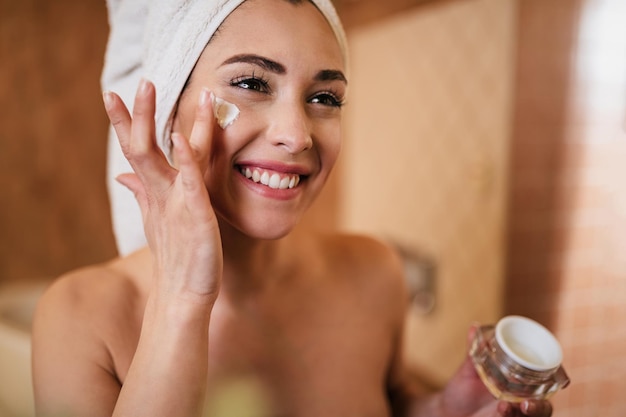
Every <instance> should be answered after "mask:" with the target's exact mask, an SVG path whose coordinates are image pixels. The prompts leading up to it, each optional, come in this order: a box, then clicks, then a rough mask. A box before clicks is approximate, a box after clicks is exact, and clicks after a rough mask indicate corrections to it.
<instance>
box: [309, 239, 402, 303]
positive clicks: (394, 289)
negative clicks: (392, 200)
mask: <svg viewBox="0 0 626 417" xmlns="http://www.w3.org/2000/svg"><path fill="white" fill-rule="evenodd" d="M318 242H319V243H318V250H319V251H320V252H321V253H322V256H321V258H322V259H325V260H326V267H327V268H328V269H329V270H331V271H332V273H331V274H330V275H331V276H332V277H333V279H337V280H342V281H347V283H349V284H350V285H351V287H352V288H353V289H354V290H356V291H358V292H360V293H361V292H364V293H361V294H362V295H366V296H371V297H375V298H376V299H377V300H379V301H380V302H385V303H387V304H392V305H396V306H403V302H402V300H405V299H406V286H405V279H404V268H403V265H402V259H401V257H400V255H399V252H398V251H397V250H396V248H394V247H393V246H391V245H390V244H388V243H386V242H384V241H381V240H379V239H376V238H373V237H371V236H366V235H359V234H346V233H338V234H329V235H324V236H320V237H319V240H318ZM399 301H400V302H399ZM394 310H395V309H394Z"/></svg>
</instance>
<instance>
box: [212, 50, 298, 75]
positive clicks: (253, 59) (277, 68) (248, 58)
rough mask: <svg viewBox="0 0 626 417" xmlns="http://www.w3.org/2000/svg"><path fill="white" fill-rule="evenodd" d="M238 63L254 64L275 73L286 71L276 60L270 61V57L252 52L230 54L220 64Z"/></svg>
mask: <svg viewBox="0 0 626 417" xmlns="http://www.w3.org/2000/svg"><path fill="white" fill-rule="evenodd" d="M238 63H244V64H252V65H256V66H258V67H261V68H263V69H264V70H266V71H270V72H274V73H276V74H285V73H286V72H287V69H286V68H285V66H284V65H282V64H279V63H278V62H276V61H272V60H271V59H267V58H264V57H262V56H259V55H254V54H242V55H235V56H232V57H230V58H228V59H227V60H226V61H224V62H222V65H220V66H224V65H230V64H238Z"/></svg>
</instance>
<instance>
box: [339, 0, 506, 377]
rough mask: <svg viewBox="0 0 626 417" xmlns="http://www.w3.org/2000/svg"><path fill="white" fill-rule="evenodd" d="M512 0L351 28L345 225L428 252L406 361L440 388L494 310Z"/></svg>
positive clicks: (442, 4) (470, 3)
mask: <svg viewBox="0 0 626 417" xmlns="http://www.w3.org/2000/svg"><path fill="white" fill-rule="evenodd" d="M516 13H517V11H516V2H515V1H511V0H464V1H454V0H452V1H436V2H430V3H426V4H423V5H421V6H419V7H415V8H413V9H410V10H409V11H406V12H404V13H402V14H397V15H394V16H392V17H389V18H386V19H384V20H381V21H377V22H375V23H374V24H367V25H363V26H358V27H355V28H353V29H351V30H350V32H349V38H350V39H349V40H350V46H351V59H352V61H351V64H352V65H351V74H350V93H349V98H348V104H347V108H346V128H345V129H346V140H345V145H344V150H343V155H342V161H341V165H340V167H339V170H340V172H341V174H340V175H339V176H338V180H337V182H338V183H339V190H340V193H339V197H338V200H339V202H338V205H339V214H338V216H339V218H338V223H339V226H340V227H341V228H345V229H348V230H354V231H359V232H367V233H373V234H374V235H377V236H379V237H382V238H384V239H389V240H391V241H393V242H395V243H399V244H401V245H403V246H405V247H407V248H408V249H409V250H411V251H414V252H416V253H419V254H421V255H422V256H426V257H427V258H429V259H431V260H432V261H433V262H434V264H435V267H436V277H435V279H436V283H435V293H436V294H435V296H436V305H435V307H434V310H433V311H432V312H431V313H429V314H427V315H421V314H418V313H415V314H411V315H409V320H408V323H407V331H408V336H409V337H408V340H407V357H408V359H409V361H410V363H411V365H412V366H413V367H414V368H415V369H416V370H417V371H419V373H420V374H421V375H422V376H424V377H426V378H427V379H428V380H430V382H432V383H434V384H443V383H444V382H445V381H446V380H447V379H448V377H449V376H450V375H451V374H452V373H453V372H454V371H455V370H456V368H457V367H458V365H459V364H460V363H461V361H462V360H463V358H464V355H465V354H466V349H467V342H466V335H467V330H468V328H469V326H470V324H471V323H472V322H483V323H490V322H494V321H495V320H496V319H497V318H498V317H499V316H500V315H501V313H502V301H503V286H504V279H503V277H504V275H503V266H504V265H503V259H504V237H505V235H504V233H505V229H504V227H505V213H506V210H505V202H506V198H505V197H506V186H507V175H508V159H509V158H508V153H509V143H510V137H511V130H510V127H511V115H512V103H513V74H514V69H515V68H514V65H515V60H514V58H515V56H514V52H515V35H516V19H517V14H516Z"/></svg>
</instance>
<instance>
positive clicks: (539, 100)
mask: <svg viewBox="0 0 626 417" xmlns="http://www.w3.org/2000/svg"><path fill="white" fill-rule="evenodd" d="M519 21H520V25H519V27H520V30H519V41H518V44H519V48H518V50H519V55H518V72H517V73H518V76H517V86H516V97H517V98H516V106H515V108H516V110H515V123H514V129H515V130H514V136H513V146H512V153H511V155H512V161H511V194H510V200H509V202H510V204H509V207H510V208H509V219H510V220H509V233H508V262H507V278H508V280H507V283H508V284H509V285H508V289H507V306H506V309H507V311H508V312H514V313H522V314H526V315H529V316H531V317H535V318H537V319H539V320H541V321H543V322H545V323H547V324H548V325H549V326H550V327H551V328H552V329H553V330H555V331H556V334H557V337H558V338H559V339H560V340H561V342H562V344H563V347H564V354H565V365H566V369H567V371H568V373H569V375H570V377H571V379H572V381H573V382H572V385H571V386H570V387H569V388H567V389H566V390H564V391H563V392H562V393H560V394H559V395H557V396H556V397H555V398H554V403H555V406H556V409H557V412H556V413H555V415H556V416H557V417H558V416H568V417H596V416H602V417H620V416H624V415H626V396H624V392H626V237H625V236H626V185H625V184H626V182H625V181H624V179H625V178H626V132H625V118H626V82H625V80H626V25H625V24H624V22H625V21H626V2H624V1H623V0H550V1H545V0H523V1H521V2H520V20H519Z"/></svg>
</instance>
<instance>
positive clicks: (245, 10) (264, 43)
mask: <svg viewBox="0 0 626 417" xmlns="http://www.w3.org/2000/svg"><path fill="white" fill-rule="evenodd" d="M207 48H209V49H212V50H214V51H215V52H216V53H223V54H230V53H240V52H254V53H259V54H263V53H264V51H266V52H267V53H269V54H275V53H284V54H294V53H297V54H298V55H299V56H305V55H308V56H315V57H317V58H318V59H327V60H331V61H335V62H334V66H339V67H343V57H342V51H341V47H340V46H339V42H338V40H337V38H336V36H335V34H334V32H333V29H332V28H331V26H330V24H329V23H328V21H327V20H326V18H325V17H324V15H323V14H322V13H321V12H320V11H319V10H318V9H317V7H316V6H315V5H314V4H313V3H311V2H310V1H308V0H304V1H302V2H300V3H298V4H294V3H293V2H291V1H288V0H247V1H245V2H243V3H242V4H241V5H240V6H239V7H238V8H236V9H235V10H234V11H233V12H232V13H231V14H230V15H229V16H228V17H227V18H226V20H225V21H224V22H223V23H222V25H221V26H220V28H219V30H218V31H217V32H216V34H215V36H214V37H213V39H212V40H211V42H209V45H207Z"/></svg>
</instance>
